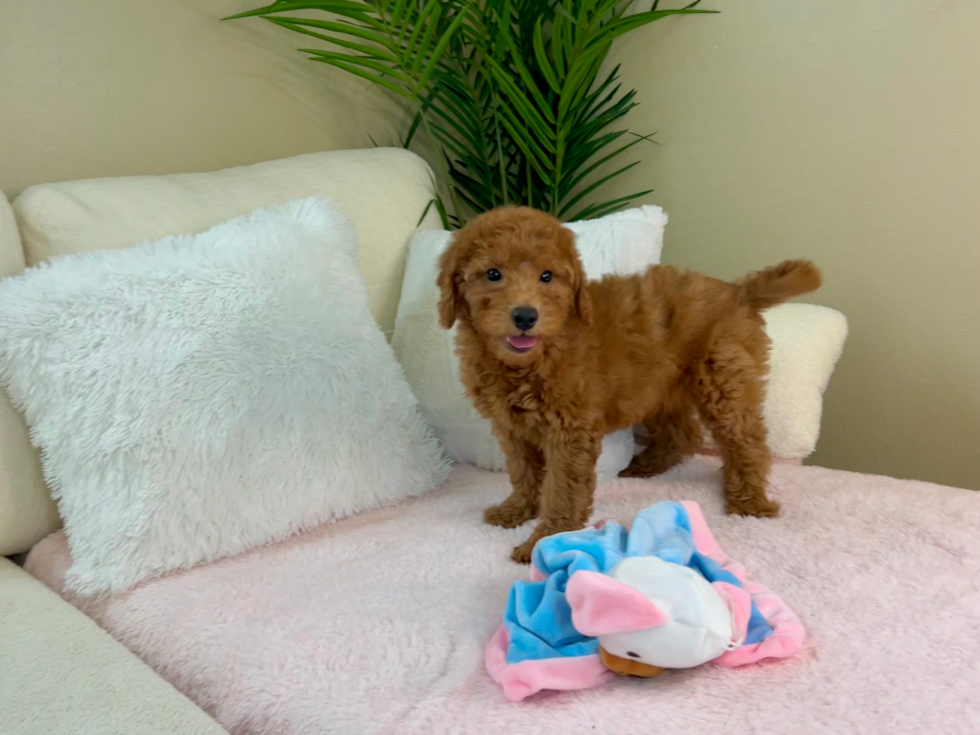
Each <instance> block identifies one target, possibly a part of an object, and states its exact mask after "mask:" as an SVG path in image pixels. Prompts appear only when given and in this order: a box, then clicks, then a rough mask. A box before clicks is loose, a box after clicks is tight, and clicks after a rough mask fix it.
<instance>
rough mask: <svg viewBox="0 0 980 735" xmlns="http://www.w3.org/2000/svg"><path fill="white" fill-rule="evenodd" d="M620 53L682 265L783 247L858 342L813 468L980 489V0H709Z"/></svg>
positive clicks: (734, 261)
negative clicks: (813, 264)
mask: <svg viewBox="0 0 980 735" xmlns="http://www.w3.org/2000/svg"><path fill="white" fill-rule="evenodd" d="M709 6H710V7H713V8H715V9H720V10H722V11H723V13H722V14H721V15H717V16H702V17H693V18H679V19H673V18H669V19H667V20H665V21H661V22H658V23H656V24H654V25H652V26H650V27H648V28H647V29H644V30H642V31H639V32H637V33H635V34H633V35H632V36H631V37H627V38H626V39H625V41H624V42H623V43H622V44H621V45H619V46H618V47H617V48H616V55H617V57H618V58H619V59H620V60H621V61H623V62H624V70H623V76H624V80H625V83H626V85H627V87H629V86H633V87H636V88H637V89H638V91H639V101H640V102H641V106H640V107H639V108H637V109H636V110H635V111H634V112H633V113H631V118H630V127H631V128H633V129H634V130H637V131H640V132H651V131H659V135H658V136H657V139H658V140H659V141H660V143H661V147H652V146H651V147H649V148H647V150H646V151H645V154H644V163H643V164H642V166H640V167H637V169H636V171H637V173H636V175H635V176H632V172H631V178H630V180H629V182H623V183H622V184H620V185H617V186H618V188H619V189H620V192H621V193H625V190H626V189H627V187H632V188H633V189H639V188H649V187H651V186H652V187H655V188H656V189H657V191H656V192H655V193H654V194H653V195H652V196H651V197H650V199H651V200H652V201H656V202H658V203H660V204H662V205H663V206H664V207H665V208H666V209H667V210H668V212H669V213H670V225H669V227H668V233H667V242H666V258H667V260H668V261H671V262H674V263H679V264H683V265H686V266H691V267H694V268H698V269H701V270H704V271H707V272H709V273H712V274H716V275H719V276H724V277H728V276H735V275H736V274H739V273H742V272H743V271H746V270H750V269H754V268H757V267H759V266H763V265H766V264H769V263H773V262H775V261H778V260H780V259H781V258H785V257H790V256H793V257H797V256H807V257H812V258H813V259H814V260H816V261H817V262H818V263H819V264H820V265H821V266H822V267H823V269H824V273H825V277H826V285H825V287H824V288H823V289H822V290H821V291H820V292H818V295H817V296H816V297H815V298H814V299H813V300H814V301H816V302H819V303H824V304H827V305H829V306H833V307H836V308H838V309H840V310H841V311H843V312H844V313H846V314H847V316H848V317H849V319H850V324H851V336H850V340H849V343H848V345H847V348H846V349H845V353H844V357H843V359H842V361H841V363H840V365H839V368H838V372H837V374H836V375H835V377H834V379H833V382H832V383H831V386H830V390H829V393H828V396H827V400H826V411H825V422H824V426H823V435H822V438H821V441H820V447H819V449H818V452H817V454H816V455H815V456H814V458H813V461H814V463H819V464H824V465H828V466H831V467H841V468H847V469H852V470H859V471H862V472H876V473H884V474H890V475H897V476H899V477H911V478H920V479H927V480H932V481H936V482H941V483H948V484H953V485H960V486H966V487H972V488H980V2H977V0H862V1H861V2H853V1H851V0H784V1H782V2H779V1H777V0H737V1H734V0H733V1H730V2H726V1H724V0H706V1H705V3H704V4H703V7H709Z"/></svg>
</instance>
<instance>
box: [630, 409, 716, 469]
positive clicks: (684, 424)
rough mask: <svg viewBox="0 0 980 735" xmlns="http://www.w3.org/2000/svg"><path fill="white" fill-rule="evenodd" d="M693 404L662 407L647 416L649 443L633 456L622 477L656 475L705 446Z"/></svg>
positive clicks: (645, 422)
mask: <svg viewBox="0 0 980 735" xmlns="http://www.w3.org/2000/svg"><path fill="white" fill-rule="evenodd" d="M694 411H695V409H694V407H693V406H687V405H685V406H679V407H677V408H674V409H673V410H667V409H661V410H659V411H657V412H656V413H655V414H654V415H653V416H650V417H649V418H647V419H645V420H644V421H643V425H644V426H645V427H646V430H647V433H648V435H649V437H648V441H649V443H648V444H647V446H646V447H645V448H644V449H643V451H642V452H640V453H639V454H637V455H636V456H635V457H633V460H632V461H631V462H630V464H629V467H627V468H626V469H625V470H623V471H622V472H620V473H619V476H620V477H653V476H654V475H659V474H661V473H663V472H666V471H667V470H669V469H671V468H672V467H675V466H676V465H679V464H680V463H681V462H683V461H684V458H685V457H687V456H689V455H691V454H694V453H695V452H697V451H698V449H700V448H701V427H699V426H698V423H697V421H695V419H694Z"/></svg>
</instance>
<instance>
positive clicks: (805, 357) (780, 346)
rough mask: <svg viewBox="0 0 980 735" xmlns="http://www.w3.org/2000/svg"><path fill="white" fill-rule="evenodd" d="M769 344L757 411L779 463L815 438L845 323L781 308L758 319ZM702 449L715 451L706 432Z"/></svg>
mask: <svg viewBox="0 0 980 735" xmlns="http://www.w3.org/2000/svg"><path fill="white" fill-rule="evenodd" d="M762 317H763V319H765V321H766V333H767V334H768V335H769V339H770V340H772V349H771V350H770V352H769V379H768V381H767V383H766V401H765V404H764V405H763V407H762V412H763V415H764V416H765V419H766V428H767V429H768V433H769V448H770V449H771V450H772V453H773V454H774V455H775V456H776V458H778V459H788V460H802V459H806V458H807V457H809V456H810V455H811V454H813V452H814V450H815V449H816V448H817V440H818V439H819V438H820V419H821V416H822V414H823V394H824V392H825V391H826V390H827V384H828V383H829V382H830V378H831V376H832V375H833V373H834V368H835V367H836V365H837V361H838V360H839V359H840V356H841V353H842V352H843V351H844V342H845V341H846V340H847V319H846V318H845V317H844V315H843V314H841V313H840V312H839V311H835V310H834V309H829V308H827V307H826V306H816V305H815V304H795V303H793V304H780V305H779V306H774V307H773V308H771V309H768V310H767V311H764V312H763V313H762ZM704 437H705V446H706V447H707V448H708V449H709V450H716V449H717V445H716V444H715V442H714V441H713V440H712V438H711V435H710V434H709V433H708V432H707V431H705V432H704Z"/></svg>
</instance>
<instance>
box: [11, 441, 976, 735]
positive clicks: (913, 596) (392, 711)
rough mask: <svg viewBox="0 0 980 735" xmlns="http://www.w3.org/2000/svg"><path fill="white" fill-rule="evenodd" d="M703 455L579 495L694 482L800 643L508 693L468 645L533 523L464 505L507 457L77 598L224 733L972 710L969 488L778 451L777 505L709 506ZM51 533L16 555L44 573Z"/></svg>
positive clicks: (970, 725)
mask: <svg viewBox="0 0 980 735" xmlns="http://www.w3.org/2000/svg"><path fill="white" fill-rule="evenodd" d="M718 472H719V468H718V464H717V462H716V461H715V460H712V459H697V460H692V461H691V462H689V463H687V464H686V465H684V466H683V467H680V468H678V469H676V470H674V471H673V472H671V473H669V474H668V475H666V476H664V477H662V478H657V479H655V480H650V481H639V480H628V481H627V480H623V481H618V482H615V483H610V484H607V485H604V486H602V487H601V488H600V489H599V492H598V496H597V504H596V505H597V507H596V517H598V518H616V519H618V520H620V521H622V522H628V521H630V520H631V519H632V517H633V515H634V514H635V513H636V512H637V511H639V510H640V509H641V508H644V507H646V506H647V505H650V504H651V503H653V502H655V501H657V500H662V499H667V498H669V499H673V500H693V501H696V502H698V503H700V504H701V507H702V509H703V510H704V513H705V515H706V516H707V519H708V525H710V527H711V529H712V530H713V531H714V535H715V536H716V537H717V539H718V542H719V544H720V545H721V547H722V548H724V549H725V550H726V551H728V552H729V553H731V554H732V555H733V556H734V557H735V558H737V559H739V560H740V561H742V562H744V563H745V565H746V567H747V568H748V569H750V570H751V571H752V577H753V578H755V579H761V580H765V581H766V583H767V584H770V585H772V588H773V589H776V590H779V592H780V594H781V595H782V597H783V598H784V599H785V600H786V602H787V603H788V604H789V605H790V606H791V607H792V608H793V609H794V610H795V611H796V612H797V613H798V614H799V615H800V617H801V618H802V620H803V624H804V626H805V627H806V629H807V631H808V637H807V640H806V643H805V645H804V649H803V651H801V652H800V653H799V654H797V655H796V656H795V657H793V658H790V659H786V660H783V661H776V662H763V663H761V664H758V665H755V666H751V667H747V668H743V669H740V670H738V671H732V670H730V669H727V668H723V667H717V666H703V667H699V668H696V669H690V670H686V671H672V672H667V673H666V674H663V675H662V676H660V677H657V678H656V679H653V680H638V679H636V680H634V679H618V678H617V679H615V680H614V681H611V682H609V683H607V684H605V685H604V686H602V687H599V688H595V689H589V690H585V691H577V692H547V693H541V694H538V695H535V696H533V697H530V698H529V699H527V700H525V701H524V702H522V703H520V704H514V703H511V702H508V701H506V700H505V699H504V697H503V695H502V694H501V692H500V689H499V687H498V686H497V685H496V684H495V683H494V682H493V681H492V680H491V679H490V676H489V674H488V673H487V672H486V669H485V668H484V665H483V651H484V648H485V646H486V643H487V641H488V640H489V639H490V637H491V636H492V635H493V634H494V631H495V630H496V629H497V628H498V627H499V625H500V617H501V614H502V611H503V609H504V604H505V601H506V596H507V591H508V589H509V587H510V584H511V582H512V581H513V580H514V579H515V578H516V577H518V576H520V575H527V574H528V573H529V572H528V569H527V568H523V567H518V566H517V565H515V564H513V563H512V562H510V561H509V560H508V555H509V554H510V550H511V547H512V546H513V545H514V544H516V543H518V542H520V541H522V540H523V539H524V538H525V537H526V536H527V533H528V527H524V528H520V529H515V530H511V531H508V530H502V529H498V528H492V527H490V526H485V525H483V524H482V523H481V517H482V511H483V509H484V508H485V507H486V506H487V505H489V504H491V503H495V502H498V501H499V500H501V499H502V498H503V497H504V496H505V495H506V492H507V480H506V478H505V477H504V476H502V475H495V474H491V473H486V472H481V471H476V470H472V469H468V468H463V469H459V470H457V471H456V472H455V473H454V475H453V476H452V478H451V479H450V481H449V483H448V484H447V486H446V487H445V488H444V489H442V490H440V491H437V492H435V493H433V494H431V495H429V496H427V497H424V498H421V499H418V500H413V501H409V502H407V503H404V504H402V505H400V506H398V507H395V508H389V509H386V510H380V511H375V512H370V513H365V514H363V515H360V516H357V517H354V518H350V519H347V520H344V521H341V522H339V523H336V524H334V525H332V526H329V527H326V528H323V529H321V530H319V531H317V532H314V533H311V534H307V535H305V536H301V537H297V538H294V539H292V540H289V541H287V542H285V543H282V544H279V545H277V546H273V547H269V548H266V549H262V550H259V551H256V552H253V553H251V554H248V555H245V556H242V557H239V558H235V559H229V560H225V561H223V562H220V563H217V564H213V565H210V566H206V567H200V568H197V569H192V570H190V571H188V572H183V573H180V574H176V575H173V576H170V577H167V578H164V579H160V580H157V581H154V582H150V583H147V584H145V585H143V586H141V587H139V588H137V589H136V590H134V591H133V592H131V593H130V594H128V595H126V596H124V597H120V598H115V599H108V600H103V601H101V602H99V601H93V600H74V602H76V604H78V605H79V606H80V607H82V609H83V610H85V611H86V612H88V613H89V614H90V615H92V616H93V617H94V618H95V619H96V620H97V621H98V622H99V623H100V624H101V625H103V626H104V627H105V628H106V629H108V630H109V631H110V632H111V633H112V634H113V635H115V636H116V637H117V638H118V639H120V640H121V641H122V642H123V643H124V644H126V645H127V646H128V647H129V648H131V649H132V650H133V651H135V652H137V653H138V654H139V655H140V656H141V657H143V659H144V660H146V661H147V662H148V663H149V664H150V665H151V666H153V667H154V668H155V669H156V670H157V671H158V672H160V674H162V675H163V676H164V677H165V678H166V679H168V680H170V681H171V682H172V683H173V684H174V685H176V687H177V688H178V689H180V690H181V691H183V692H184V693H186V694H187V695H188V696H190V697H191V698H192V699H194V700H195V701H196V702H198V703H199V704H200V705H201V706H202V707H203V708H204V709H205V710H207V711H208V712H209V713H211V714H212V715H213V716H214V717H215V718H216V719H217V720H218V721H219V722H220V723H221V724H222V725H224V726H225V727H226V728H228V729H229V730H231V731H232V732H234V733H283V734H287V733H288V734H289V735H296V734H299V733H339V734H341V735H349V734H350V733H357V734H358V735H374V734H388V733H397V734H398V735H416V734H417V735H430V734H432V733H440V734H441V733H459V734H461V735H465V734H469V733H472V734H473V735H488V734H490V733H512V734H513V735H537V734H545V733H559V734H560V735H578V734H579V733H582V734H585V733H588V734H590V735H593V734H594V733H613V734H617V733H648V732H660V731H663V732H669V733H671V735H684V734H685V733H692V734H693V733H698V734H701V733H706V732H718V733H722V732H725V733H749V732H766V733H780V732H793V733H796V734H802V733H827V732H833V733H889V735H902V734H904V733H909V734H911V733H922V732H943V733H956V734H958V733H964V734H965V733H977V732H980V695H978V692H980V494H976V493H972V492H969V491H966V490H955V489H952V488H945V487H939V486H936V485H929V484H925V483H916V482H903V481H899V480H893V479H888V478H883V477H872V476H862V475H854V474H848V473H844V472H835V471H830V470H824V469H816V468H808V467H794V466H777V467H776V468H775V470H774V479H773V484H774V493H773V494H774V496H775V497H777V498H779V499H780V500H781V501H782V503H783V516H782V517H781V518H779V519H776V520H760V519H754V518H730V517H726V516H725V515H723V514H722V500H721V489H720V486H719V477H718ZM67 564H68V555H67V548H66V545H65V542H64V537H63V536H60V535H55V536H52V537H50V538H48V539H47V540H46V541H44V542H42V543H41V544H40V545H39V546H38V547H37V548H36V549H35V551H34V552H32V554H31V557H30V559H29V561H28V568H29V569H30V570H31V571H32V572H33V573H34V574H36V575H37V576H39V577H40V578H41V579H43V580H44V581H45V582H47V583H48V584H49V585H51V586H52V587H54V588H55V589H59V588H60V583H61V579H62V577H63V573H64V570H65V568H66V566H67Z"/></svg>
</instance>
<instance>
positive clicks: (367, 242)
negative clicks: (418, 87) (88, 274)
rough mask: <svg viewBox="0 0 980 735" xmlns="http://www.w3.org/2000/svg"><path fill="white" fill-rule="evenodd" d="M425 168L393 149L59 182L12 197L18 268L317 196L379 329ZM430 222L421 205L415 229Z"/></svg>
mask: <svg viewBox="0 0 980 735" xmlns="http://www.w3.org/2000/svg"><path fill="white" fill-rule="evenodd" d="M432 182H433V179H432V172H431V171H430V170H429V167H428V166H427V165H426V164H425V162H424V161H423V160H422V159H421V158H419V157H418V156H416V155H415V154H414V153H410V152H409V151H406V150H404V149H402V148H373V149H370V150H354V151H329V152H326V153H308V154H305V155H302V156H294V157H293V158H284V159H281V160H277V161H266V162H264V163H256V164H254V165H252V166H240V167H237V168H229V169H225V170H223V171H214V172H211V173H194V174H173V175H169V176H126V177H120V178H108V179H92V180H86V181H65V182H60V183H57V184H42V185H39V186H32V187H30V188H28V189H25V190H24V192H23V193H22V194H21V195H20V196H19V197H17V199H16V200H15V201H14V212H15V214H16V215H17V220H18V223H19V225H20V231H21V237H22V238H23V241H24V253H25V255H26V258H27V264H28V265H35V264H37V263H39V262H41V261H42V260H46V259H47V258H51V257H54V256H56V255H65V254H66V253H77V252H83V251H88V250H105V249H108V248H122V247H128V246H130V245H135V244H136V243H138V242H142V241H143V240H155V239H157V238H161V237H166V236H167V235H177V234H183V233H190V232H203V231H204V230H206V229H207V228H209V227H212V226H214V225H216V224H218V223H219V222H224V221H225V220H228V219H231V218H232V217H238V216H240V215H243V214H246V213H247V212H251V211H252V210H254V209H258V208H259V207H267V206H269V205H270V204H282V203H283V202H286V201H290V200H293V199H301V198H304V197H310V196H326V197H330V198H331V199H333V200H335V201H338V202H340V203H341V204H342V205H343V207H344V209H345V210H346V211H347V213H348V214H349V215H350V218H351V220H353V222H354V228H355V229H356V230H357V237H358V241H359V262H360V266H361V271H362V272H363V273H364V276H365V278H366V279H367V289H368V305H369V306H370V308H371V313H372V314H374V317H375V319H377V320H378V323H379V324H380V325H381V328H382V329H384V330H385V331H386V332H387V331H390V330H391V329H392V327H393V326H394V322H395V310H396V308H397V306H398V287H399V285H400V283H401V279H402V268H403V264H404V262H405V247H406V245H407V244H408V239H409V237H410V236H411V233H412V230H414V229H415V227H417V226H418V224H419V218H420V217H421V216H422V214H423V213H424V212H425V208H426V206H427V205H428V203H429V202H430V201H431V199H432V197H433V196H434V195H433V184H432ZM438 221H439V218H438V215H437V213H436V211H435V208H434V207H432V208H430V209H429V213H428V218H427V220H426V222H425V223H424V224H425V226H430V227H432V226H436V223H437V222H438Z"/></svg>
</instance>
